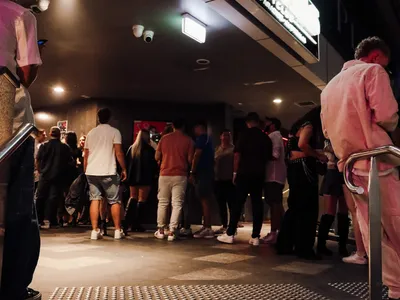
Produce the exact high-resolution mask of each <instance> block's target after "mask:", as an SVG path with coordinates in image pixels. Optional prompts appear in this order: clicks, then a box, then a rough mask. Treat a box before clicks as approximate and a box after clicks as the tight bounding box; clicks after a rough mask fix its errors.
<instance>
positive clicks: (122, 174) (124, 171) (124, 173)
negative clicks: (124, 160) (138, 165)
mask: <svg viewBox="0 0 400 300" xmlns="http://www.w3.org/2000/svg"><path fill="white" fill-rule="evenodd" d="M127 177H128V176H127V175H126V170H122V172H121V181H122V182H124V181H125V180H126V178H127Z"/></svg>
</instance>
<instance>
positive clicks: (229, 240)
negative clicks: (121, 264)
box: [217, 233, 235, 244]
mask: <svg viewBox="0 0 400 300" xmlns="http://www.w3.org/2000/svg"><path fill="white" fill-rule="evenodd" d="M234 239H235V238H234V236H233V235H228V234H226V233H224V234H223V235H220V236H219V237H217V240H218V242H221V243H223V244H233V242H234Z"/></svg>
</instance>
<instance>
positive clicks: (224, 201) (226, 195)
mask: <svg viewBox="0 0 400 300" xmlns="http://www.w3.org/2000/svg"><path fill="white" fill-rule="evenodd" d="M215 196H216V198H217V201H218V206H219V215H220V218H221V223H222V226H223V227H224V228H227V227H228V208H229V215H230V216H232V214H233V207H234V203H235V186H234V185H233V183H232V180H227V181H216V182H215Z"/></svg>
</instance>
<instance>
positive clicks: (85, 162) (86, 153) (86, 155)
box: [83, 148, 90, 173]
mask: <svg viewBox="0 0 400 300" xmlns="http://www.w3.org/2000/svg"><path fill="white" fill-rule="evenodd" d="M89 155H90V153H89V149H87V148H85V149H84V150H83V172H85V173H86V169H87V165H88V161H89Z"/></svg>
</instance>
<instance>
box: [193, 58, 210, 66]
mask: <svg viewBox="0 0 400 300" xmlns="http://www.w3.org/2000/svg"><path fill="white" fill-rule="evenodd" d="M196 63H197V64H199V65H202V66H205V65H209V64H210V61H209V60H208V59H205V58H199V59H198V60H196Z"/></svg>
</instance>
